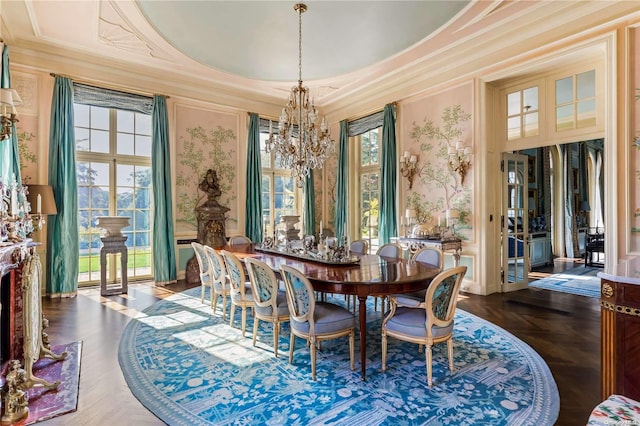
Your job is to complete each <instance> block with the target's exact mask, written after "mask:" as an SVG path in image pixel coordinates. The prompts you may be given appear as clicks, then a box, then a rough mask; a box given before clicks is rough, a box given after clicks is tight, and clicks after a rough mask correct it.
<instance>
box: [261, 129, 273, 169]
mask: <svg viewBox="0 0 640 426" xmlns="http://www.w3.org/2000/svg"><path fill="white" fill-rule="evenodd" d="M268 138H269V135H267V134H266V133H260V165H261V166H262V168H263V169H270V168H271V153H269V152H267V147H266V142H267V139H268Z"/></svg>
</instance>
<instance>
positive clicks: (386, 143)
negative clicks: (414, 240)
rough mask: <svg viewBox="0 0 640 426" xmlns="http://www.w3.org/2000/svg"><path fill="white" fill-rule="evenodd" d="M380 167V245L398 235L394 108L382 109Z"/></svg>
mask: <svg viewBox="0 0 640 426" xmlns="http://www.w3.org/2000/svg"><path fill="white" fill-rule="evenodd" d="M381 163H382V164H381V165H380V166H381V167H380V216H379V218H378V226H379V228H378V229H379V230H378V238H379V241H380V245H382V244H387V243H389V242H391V237H395V236H396V235H398V228H397V224H396V179H397V165H396V164H397V161H396V120H395V107H394V106H393V105H392V104H388V105H385V107H384V123H383V125H382V160H381Z"/></svg>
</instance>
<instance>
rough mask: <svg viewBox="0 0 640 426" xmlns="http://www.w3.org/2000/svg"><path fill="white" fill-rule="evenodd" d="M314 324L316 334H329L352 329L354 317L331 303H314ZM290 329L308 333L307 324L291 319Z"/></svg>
mask: <svg viewBox="0 0 640 426" xmlns="http://www.w3.org/2000/svg"><path fill="white" fill-rule="evenodd" d="M313 317H314V319H315V322H316V334H331V333H336V332H339V331H344V330H348V329H350V328H354V327H355V325H356V319H355V316H354V315H353V314H352V313H351V312H349V311H348V310H346V309H345V308H343V307H342V306H338V305H334V304H333V303H326V302H316V307H315V311H314V315H313ZM291 327H292V328H294V329H295V330H297V331H300V332H302V333H309V322H302V323H301V322H297V321H294V320H293V319H291Z"/></svg>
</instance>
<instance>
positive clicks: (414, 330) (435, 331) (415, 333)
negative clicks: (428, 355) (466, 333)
mask: <svg viewBox="0 0 640 426" xmlns="http://www.w3.org/2000/svg"><path fill="white" fill-rule="evenodd" d="M426 315H427V314H426V312H425V310H424V308H398V309H396V313H395V315H394V316H393V317H392V318H391V319H390V320H389V321H387V324H386V329H387V330H389V331H391V332H396V333H401V334H405V335H408V336H412V337H417V338H425V339H426V337H427V328H426V327H425V323H426V321H427V316H426ZM452 331H453V321H451V324H449V325H448V326H446V327H438V326H435V325H434V326H433V327H432V330H431V333H432V335H433V337H434V338H438V337H443V336H446V335H448V334H451V332H452Z"/></svg>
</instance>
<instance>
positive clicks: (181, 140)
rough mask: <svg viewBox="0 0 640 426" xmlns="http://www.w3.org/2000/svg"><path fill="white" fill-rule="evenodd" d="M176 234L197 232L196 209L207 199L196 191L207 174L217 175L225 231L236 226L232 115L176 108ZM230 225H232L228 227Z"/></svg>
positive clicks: (235, 145) (235, 128)
mask: <svg viewBox="0 0 640 426" xmlns="http://www.w3.org/2000/svg"><path fill="white" fill-rule="evenodd" d="M176 128H177V129H178V134H177V143H176V158H177V160H176V177H175V181H176V230H177V232H190V231H191V232H192V231H195V230H196V229H197V220H196V214H195V208H196V207H197V206H199V205H200V204H202V202H203V201H204V199H205V198H206V195H205V194H204V193H203V192H202V191H200V190H199V189H198V185H199V183H200V182H201V181H202V179H203V177H204V175H205V173H206V171H207V170H208V169H213V170H215V171H216V172H217V175H218V179H219V185H220V189H221V191H222V196H221V197H220V199H219V200H218V201H219V202H220V204H221V205H223V206H226V207H228V208H229V209H230V211H229V212H228V213H227V217H228V221H227V229H228V228H230V227H231V228H234V227H236V226H234V225H237V219H236V218H237V217H238V212H239V207H238V200H237V198H238V195H237V194H238V179H237V175H236V170H238V160H239V159H238V136H237V135H238V117H237V115H234V114H228V113H224V112H218V111H212V110H206V109H201V108H196V107H190V106H184V105H176ZM230 222H234V224H231V223H230Z"/></svg>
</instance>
